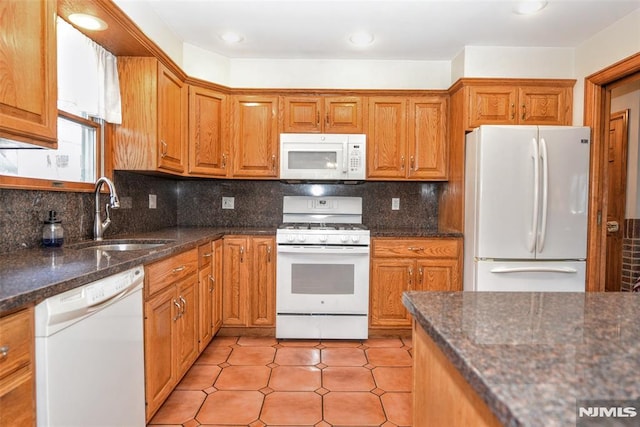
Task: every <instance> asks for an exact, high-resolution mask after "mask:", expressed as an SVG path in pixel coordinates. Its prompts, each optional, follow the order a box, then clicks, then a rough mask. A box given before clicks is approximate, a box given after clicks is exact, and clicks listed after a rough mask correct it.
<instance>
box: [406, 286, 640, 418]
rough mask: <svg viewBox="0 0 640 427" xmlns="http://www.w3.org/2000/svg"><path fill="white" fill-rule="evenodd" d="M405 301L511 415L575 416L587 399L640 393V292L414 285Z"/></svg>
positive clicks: (483, 392) (487, 397)
mask: <svg viewBox="0 0 640 427" xmlns="http://www.w3.org/2000/svg"><path fill="white" fill-rule="evenodd" d="M403 303H404V305H405V306H406V307H407V308H408V309H409V311H410V312H411V313H412V315H413V316H414V318H415V319H416V321H417V322H418V323H419V324H420V325H421V326H422V328H424V330H425V332H426V333H427V334H428V335H429V336H430V337H431V338H432V339H433V340H434V342H435V343H436V344H437V345H438V346H439V347H440V349H441V350H442V351H443V352H444V353H445V354H446V355H447V357H448V358H449V360H450V361H451V362H452V363H453V364H454V366H456V368H457V369H458V370H459V371H460V372H461V373H462V375H463V377H464V378H465V379H466V381H467V382H468V383H469V384H470V385H471V386H472V387H473V388H474V389H475V391H476V392H477V393H478V395H479V396H480V397H481V398H482V399H483V400H484V401H485V402H486V403H487V405H488V406H489V408H490V409H491V410H492V411H493V412H494V413H495V414H496V416H497V418H498V419H499V420H500V421H501V422H502V423H503V424H504V425H507V426H545V427H550V426H575V425H576V404H577V403H580V404H583V403H584V402H582V401H585V400H586V401H593V400H604V401H608V402H604V405H607V406H612V405H613V406H615V404H613V403H612V402H611V401H612V400H614V399H617V400H627V401H629V400H635V399H638V398H640V321H639V319H640V318H639V317H638V316H639V314H640V294H637V293H635V294H634V293H533V292H522V293H520V292H512V293H509V292H406V293H405V294H404V295H403ZM635 407H636V408H638V406H637V403H636V406H635ZM590 425H593V424H590ZM611 425H613V424H611ZM616 425H618V424H616ZM625 425H627V424H625Z"/></svg>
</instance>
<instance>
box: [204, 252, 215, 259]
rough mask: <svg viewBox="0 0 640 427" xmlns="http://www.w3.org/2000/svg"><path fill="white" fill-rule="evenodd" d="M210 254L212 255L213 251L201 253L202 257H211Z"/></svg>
mask: <svg viewBox="0 0 640 427" xmlns="http://www.w3.org/2000/svg"><path fill="white" fill-rule="evenodd" d="M211 255H213V252H209V253H208V254H204V255H202V258H209V257H211Z"/></svg>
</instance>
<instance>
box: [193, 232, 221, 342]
mask: <svg viewBox="0 0 640 427" xmlns="http://www.w3.org/2000/svg"><path fill="white" fill-rule="evenodd" d="M221 262H222V239H220V240H214V241H212V242H207V243H205V244H202V245H200V246H199V247H198V288H199V304H200V310H199V315H200V317H199V322H198V324H199V327H198V332H199V334H198V342H199V346H198V347H199V351H200V352H202V351H203V350H204V349H205V348H207V345H208V344H209V343H210V342H211V340H212V339H213V337H214V336H215V334H216V332H218V330H219V329H220V326H221V325H222V264H221Z"/></svg>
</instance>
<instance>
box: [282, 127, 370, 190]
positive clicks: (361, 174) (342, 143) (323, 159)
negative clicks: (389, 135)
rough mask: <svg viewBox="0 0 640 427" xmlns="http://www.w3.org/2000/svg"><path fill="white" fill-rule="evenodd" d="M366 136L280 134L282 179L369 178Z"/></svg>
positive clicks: (341, 179)
mask: <svg viewBox="0 0 640 427" xmlns="http://www.w3.org/2000/svg"><path fill="white" fill-rule="evenodd" d="M366 143H367V137H366V135H363V134H338V133H282V134H280V179H283V180H312V181H324V180H328V181H344V180H347V181H353V180H364V179H365V178H366V159H367V156H366V154H367V151H366V146H367V145H366Z"/></svg>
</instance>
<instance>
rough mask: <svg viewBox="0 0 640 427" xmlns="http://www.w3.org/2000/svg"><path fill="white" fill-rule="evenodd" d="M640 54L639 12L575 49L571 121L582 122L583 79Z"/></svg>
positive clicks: (639, 10)
mask: <svg viewBox="0 0 640 427" xmlns="http://www.w3.org/2000/svg"><path fill="white" fill-rule="evenodd" d="M637 52H640V9H637V10H636V11H635V12H633V13H631V14H629V15H628V16H626V17H624V18H622V19H621V20H619V21H618V22H616V23H615V24H613V25H611V26H609V27H607V28H605V29H604V30H602V31H600V32H599V33H598V34H596V35H595V36H593V37H592V38H591V39H589V40H587V41H586V42H585V43H583V44H582V45H580V46H578V47H577V48H576V53H575V57H576V65H575V69H576V78H577V79H578V81H577V83H576V86H575V88H574V91H573V101H574V102H573V105H574V108H573V122H574V124H575V125H581V124H583V123H584V120H583V119H584V117H583V116H584V79H585V77H588V76H589V75H591V74H593V73H596V72H598V71H600V70H602V69H604V68H606V67H608V66H609V65H611V64H614V63H616V62H618V61H620V60H622V59H624V58H626V57H628V56H631V55H633V54H635V53H637Z"/></svg>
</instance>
